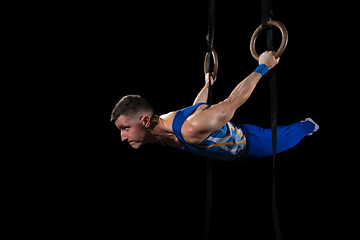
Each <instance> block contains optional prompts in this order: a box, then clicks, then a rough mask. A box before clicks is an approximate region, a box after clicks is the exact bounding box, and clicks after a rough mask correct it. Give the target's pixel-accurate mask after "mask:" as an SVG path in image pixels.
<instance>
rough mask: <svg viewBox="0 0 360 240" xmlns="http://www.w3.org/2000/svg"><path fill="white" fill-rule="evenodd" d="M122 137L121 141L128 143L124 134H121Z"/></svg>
mask: <svg viewBox="0 0 360 240" xmlns="http://www.w3.org/2000/svg"><path fill="white" fill-rule="evenodd" d="M120 136H121V141H123V142H124V141H127V140H128V138H127V137H126V136H125V134H124V133H123V132H121V133H120Z"/></svg>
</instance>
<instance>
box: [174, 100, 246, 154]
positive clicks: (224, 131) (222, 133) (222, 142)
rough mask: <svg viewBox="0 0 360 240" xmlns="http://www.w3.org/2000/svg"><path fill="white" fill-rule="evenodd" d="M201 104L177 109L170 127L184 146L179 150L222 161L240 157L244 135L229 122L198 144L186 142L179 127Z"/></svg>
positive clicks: (243, 145)
mask: <svg viewBox="0 0 360 240" xmlns="http://www.w3.org/2000/svg"><path fill="white" fill-rule="evenodd" d="M202 104H206V103H198V104H196V105H193V106H191V107H188V108H184V109H181V110H179V111H178V112H177V113H176V114H175V117H174V120H173V123H172V129H173V131H174V133H175V135H176V137H177V138H178V139H179V141H180V142H181V143H182V144H183V145H184V146H185V148H181V149H180V150H184V151H186V152H190V153H192V154H196V155H200V156H203V157H210V158H215V159H219V160H222V161H234V160H235V159H238V158H240V157H242V156H243V155H244V154H245V152H246V137H245V134H244V133H243V132H242V130H241V129H239V128H237V127H236V126H235V125H234V124H232V123H231V122H228V123H227V124H225V125H224V126H223V127H222V128H220V129H219V130H218V131H216V132H213V133H212V134H210V135H209V136H208V137H207V138H206V139H205V140H204V141H202V142H201V143H200V144H196V145H195V144H188V143H187V142H186V141H185V140H184V137H183V136H182V134H181V128H182V126H183V124H184V122H185V120H186V119H187V118H188V117H189V116H190V115H191V114H192V113H193V112H194V111H195V110H196V109H197V108H198V107H199V106H200V105H202Z"/></svg>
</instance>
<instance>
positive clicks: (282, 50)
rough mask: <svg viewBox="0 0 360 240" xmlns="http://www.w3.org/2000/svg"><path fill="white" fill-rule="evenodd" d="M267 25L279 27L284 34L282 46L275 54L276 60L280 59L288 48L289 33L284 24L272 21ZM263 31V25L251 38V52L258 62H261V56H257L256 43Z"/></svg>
mask: <svg viewBox="0 0 360 240" xmlns="http://www.w3.org/2000/svg"><path fill="white" fill-rule="evenodd" d="M267 24H268V25H272V26H276V27H278V28H279V29H280V31H281V34H282V40H281V45H280V47H279V49H278V50H277V52H276V53H275V58H278V57H280V56H281V54H283V52H284V50H285V48H286V45H287V43H288V31H287V29H286V27H285V26H284V24H282V23H281V22H278V21H274V20H271V21H268V22H267ZM263 29H264V28H263V27H262V25H260V26H259V27H258V28H257V29H256V30H255V32H254V33H253V35H252V36H251V40H250V52H251V54H252V56H253V57H254V58H255V60H257V61H258V60H259V55H258V54H257V52H256V50H255V41H256V38H257V37H258V35H259V33H260V32H261V31H262V30H263Z"/></svg>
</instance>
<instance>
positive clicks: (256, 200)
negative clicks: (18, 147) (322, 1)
mask: <svg viewBox="0 0 360 240" xmlns="http://www.w3.org/2000/svg"><path fill="white" fill-rule="evenodd" d="M309 6H310V3H306V2H304V1H301V2H297V4H294V3H293V2H291V1H274V7H273V8H274V20H278V21H281V22H282V23H283V24H284V25H285V26H286V27H287V29H288V32H289V43H288V46H287V48H286V50H285V52H284V54H283V55H282V56H281V60H280V63H279V65H278V66H277V67H276V68H277V84H278V124H279V125H288V124H291V123H294V122H296V121H300V120H303V119H305V118H306V117H308V116H311V117H313V118H314V119H316V120H317V121H319V125H320V130H319V131H318V132H317V133H315V134H314V135H313V136H310V137H305V138H304V139H303V140H302V141H301V142H300V143H299V144H298V145H297V146H296V147H295V148H293V149H291V150H289V151H287V152H284V153H281V154H278V155H277V160H276V181H277V186H276V194H277V204H278V212H279V219H280V226H281V229H282V232H283V236H284V239H322V237H323V236H324V234H326V235H327V234H332V231H335V230H336V229H334V228H330V229H329V226H328V224H327V222H330V221H329V219H330V218H331V215H332V214H334V211H331V212H329V211H328V208H329V205H330V204H331V195H332V192H331V191H330V188H331V187H332V186H333V185H334V184H333V183H332V180H330V179H329V173H328V171H327V169H328V168H329V167H332V166H333V164H334V162H333V157H331V156H329V155H326V154H325V153H326V152H327V151H326V149H325V148H326V147H329V145H326V146H325V147H324V145H323V143H324V142H326V138H325V137H324V135H325V134H324V133H325V132H326V131H327V130H326V129H327V127H326V125H327V124H326V118H325V117H324V115H323V112H324V111H325V110H324V104H323V97H322V95H321V94H322V93H323V91H324V89H323V85H324V82H325V81H327V80H326V79H324V76H323V75H321V74H320V73H319V72H318V71H316V69H317V68H318V66H319V58H320V56H323V54H325V51H326V50H325V49H324V47H323V46H322V43H326V39H327V35H326V32H325V31H326V30H325V29H324V28H319V25H320V24H321V21H322V18H321V17H319V9H316V6H312V7H311V8H310V7H309ZM47 10H48V11H47V13H46V14H45V13H44V14H41V15H39V16H36V18H38V22H37V24H36V26H37V29H38V31H39V32H40V33H41V36H42V37H41V38H37V35H36V34H35V35H34V38H35V41H39V42H40V44H43V45H44V46H45V47H42V50H43V51H42V54H43V56H44V59H47V58H46V57H47V56H50V57H49V58H50V59H52V60H51V61H50V63H47V64H46V66H47V70H48V72H49V77H50V78H51V79H52V81H53V82H56V84H55V86H52V89H53V90H61V97H59V99H58V100H57V106H59V107H60V108H61V110H62V113H61V114H57V113H58V112H56V113H55V115H57V116H56V117H57V118H58V119H59V120H60V123H58V124H57V125H58V126H59V129H57V130H55V132H56V133H57V134H56V136H59V137H57V138H58V139H59V140H56V144H54V145H56V146H55V147H54V150H52V151H53V152H54V153H53V154H52V155H53V156H55V157H54V158H52V157H50V156H48V159H47V160H46V161H40V162H39V163H37V164H35V166H34V164H32V165H31V168H32V169H34V171H33V174H31V178H30V179H29V181H28V182H27V181H25V183H24V186H23V189H24V191H25V193H24V197H25V196H26V198H27V199H28V200H29V201H27V204H25V205H24V206H23V211H24V212H28V213H29V214H25V216H27V217H25V218H24V222H26V223H29V224H30V223H31V225H32V227H30V228H29V229H28V230H27V231H29V232H30V233H32V234H35V235H39V236H45V237H48V236H63V237H67V236H75V237H94V238H96V239H109V238H110V236H111V238H113V239H144V238H150V237H154V238H156V239H202V232H203V224H204V216H205V194H206V193H205V189H206V187H205V171H206V159H205V158H201V157H197V156H193V155H189V154H187V153H184V152H181V151H178V150H176V149H171V148H164V147H160V146H157V145H156V144H149V145H145V146H143V147H142V148H140V149H139V150H134V149H132V148H131V147H130V146H129V145H128V144H126V143H121V139H120V132H119V130H118V129H116V128H115V126H114V124H113V123H109V120H110V114H111V111H112V109H113V107H114V105H115V104H116V103H117V102H118V101H119V100H120V99H121V97H122V96H124V95H127V94H139V95H141V96H143V97H144V98H145V99H147V100H148V101H149V102H150V103H151V104H152V105H153V107H154V109H155V112H156V113H157V114H158V115H161V114H164V113H167V112H169V111H174V110H177V109H180V108H184V107H187V106H190V105H191V104H192V102H193V100H194V99H195V97H196V95H197V93H198V92H199V91H200V90H201V88H202V87H203V84H204V73H203V61H204V57H205V53H206V39H205V37H206V34H207V30H208V29H207V21H208V19H207V1H201V2H196V3H195V2H194V1H182V2H172V1H166V2H163V1H137V2H131V3H129V2H126V3H121V4H119V3H116V4H115V3H96V2H95V3H84V4H73V5H71V4H69V5H61V6H51V7H50V6H49V7H48V9H47ZM301 16H302V17H301ZM303 16H306V17H303ZM300 19H301V20H300ZM260 23H261V7H260V1H246V2H244V1H232V2H231V3H229V2H228V1H218V2H217V5H216V29H215V40H214V49H215V50H216V51H217V53H218V55H219V73H218V80H217V81H216V83H215V84H214V88H213V90H214V92H213V98H214V102H219V101H222V100H223V99H225V98H226V97H227V96H228V95H229V94H230V93H231V91H232V90H233V88H234V87H235V86H236V85H237V84H238V83H239V82H240V81H241V80H242V79H244V78H245V77H246V76H247V75H248V74H250V73H251V72H252V71H253V70H254V69H255V68H256V67H257V65H258V63H257V62H256V61H255V60H254V59H253V58H252V56H251V54H250V51H249V42H250V38H251V35H252V33H253V32H254V31H255V29H256V28H257V27H258V26H259V25H260ZM274 31H275V32H274V33H275V43H274V44H275V46H276V48H278V46H279V45H280V41H281V34H280V31H278V30H277V29H275V30H274ZM265 36H266V35H265V34H264V33H261V34H260V36H259V38H258V40H257V44H256V49H257V51H258V53H259V54H260V53H261V52H263V51H265V50H266V47H265V46H266V42H265ZM314 53H316V54H314ZM311 55H312V57H310V56H311ZM44 62H46V61H44ZM50 74H51V75H50ZM54 92H56V91H54ZM50 122H52V121H50ZM232 122H233V123H235V124H241V123H250V124H255V125H259V126H262V127H264V128H270V103H269V83H268V78H267V77H264V78H263V79H262V80H261V81H260V82H259V84H258V86H257V87H256V89H255V91H254V93H253V94H252V96H251V98H250V99H249V100H248V101H247V102H246V103H245V104H244V105H243V106H241V108H240V109H239V110H238V111H237V112H236V114H235V116H234V118H233V119H232ZM64 126H66V127H64ZM65 129H66V130H65ZM53 134H54V132H53V131H52V135H53ZM64 136H65V137H66V139H64V140H61V138H62V137H64ZM330 148H331V146H330ZM49 150H50V149H49ZM213 168H214V173H213V211H212V225H211V232H210V234H211V239H224V240H230V239H275V235H274V230H273V222H272V213H271V184H272V159H271V157H269V158H265V159H259V160H257V161H255V162H254V163H252V164H239V163H226V162H221V161H214V166H213ZM33 216H36V219H37V220H34V217H33Z"/></svg>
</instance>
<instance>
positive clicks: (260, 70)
mask: <svg viewBox="0 0 360 240" xmlns="http://www.w3.org/2000/svg"><path fill="white" fill-rule="evenodd" d="M268 71H269V68H268V66H266V65H265V64H260V65H259V66H258V67H257V68H256V69H255V71H254V72H257V73H260V74H261V75H262V76H264V74H265V73H267V72H268Z"/></svg>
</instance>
